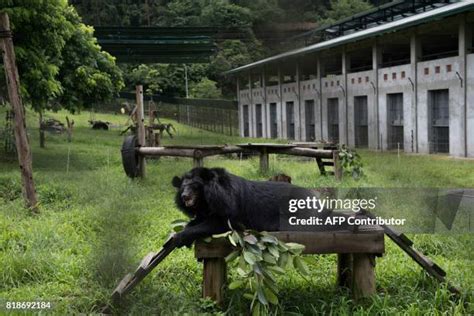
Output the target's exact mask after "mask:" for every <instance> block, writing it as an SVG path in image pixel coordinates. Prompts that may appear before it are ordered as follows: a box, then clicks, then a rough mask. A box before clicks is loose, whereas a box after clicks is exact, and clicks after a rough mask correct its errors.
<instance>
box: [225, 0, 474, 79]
mask: <svg viewBox="0 0 474 316" xmlns="http://www.w3.org/2000/svg"><path fill="white" fill-rule="evenodd" d="M471 10H474V0H467V1H461V2H458V3H453V4H450V5H447V6H444V7H440V8H437V9H434V10H431V11H428V12H424V13H420V14H417V15H413V16H410V17H407V18H404V19H400V20H396V21H393V22H389V23H386V24H383V25H380V26H375V27H372V28H370V29H366V30H362V31H359V32H355V33H352V34H348V35H343V36H340V37H337V38H334V39H330V40H327V41H324V42H320V43H317V44H313V45H310V46H306V47H302V48H298V49H294V50H290V51H288V52H284V53H281V54H278V55H275V56H272V57H268V58H265V59H262V60H259V61H256V62H253V63H250V64H247V65H244V66H241V67H238V68H235V69H232V70H230V71H228V72H226V74H236V73H239V72H242V71H248V70H250V69H252V68H256V67H261V66H263V65H265V64H268V63H272V62H277V61H281V60H283V59H286V58H291V57H296V56H300V55H305V54H308V53H313V52H317V51H322V50H325V49H329V48H332V47H335V46H339V45H343V44H347V43H351V42H356V41H360V40H363V39H366V38H370V37H374V36H379V35H382V34H386V33H391V32H395V31H399V30H402V29H406V28H409V27H413V26H416V25H420V24H423V23H426V22H429V21H433V20H437V19H441V18H445V17H448V16H451V15H455V14H459V13H462V12H466V11H471Z"/></svg>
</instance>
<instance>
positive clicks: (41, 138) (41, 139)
mask: <svg viewBox="0 0 474 316" xmlns="http://www.w3.org/2000/svg"><path fill="white" fill-rule="evenodd" d="M38 119H39V142H40V147H41V148H45V144H44V143H45V137H44V126H43V112H42V111H39V115H38Z"/></svg>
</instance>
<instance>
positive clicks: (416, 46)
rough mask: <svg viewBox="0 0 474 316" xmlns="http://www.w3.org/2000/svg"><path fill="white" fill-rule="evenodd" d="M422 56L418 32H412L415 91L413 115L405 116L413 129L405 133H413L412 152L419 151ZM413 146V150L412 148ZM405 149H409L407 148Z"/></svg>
mask: <svg viewBox="0 0 474 316" xmlns="http://www.w3.org/2000/svg"><path fill="white" fill-rule="evenodd" d="M420 56H421V45H420V43H419V41H418V39H417V35H416V33H412V34H411V36H410V64H411V73H412V77H413V78H409V79H410V80H411V83H412V85H413V86H412V87H413V91H412V92H413V93H412V99H411V108H410V113H411V114H412V115H411V117H406V118H404V121H406V120H411V124H410V125H411V126H413V129H411V130H405V133H410V137H411V135H413V144H411V145H412V146H410V151H411V152H418V61H419V59H420ZM412 147H413V150H411V149H412ZM405 151H407V150H406V149H405Z"/></svg>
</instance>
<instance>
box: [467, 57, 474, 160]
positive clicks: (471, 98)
mask: <svg viewBox="0 0 474 316" xmlns="http://www.w3.org/2000/svg"><path fill="white" fill-rule="evenodd" d="M466 68H467V76H466V77H467V107H466V109H467V120H466V121H467V130H466V134H467V141H466V143H467V156H468V157H474V54H469V55H467V67H466Z"/></svg>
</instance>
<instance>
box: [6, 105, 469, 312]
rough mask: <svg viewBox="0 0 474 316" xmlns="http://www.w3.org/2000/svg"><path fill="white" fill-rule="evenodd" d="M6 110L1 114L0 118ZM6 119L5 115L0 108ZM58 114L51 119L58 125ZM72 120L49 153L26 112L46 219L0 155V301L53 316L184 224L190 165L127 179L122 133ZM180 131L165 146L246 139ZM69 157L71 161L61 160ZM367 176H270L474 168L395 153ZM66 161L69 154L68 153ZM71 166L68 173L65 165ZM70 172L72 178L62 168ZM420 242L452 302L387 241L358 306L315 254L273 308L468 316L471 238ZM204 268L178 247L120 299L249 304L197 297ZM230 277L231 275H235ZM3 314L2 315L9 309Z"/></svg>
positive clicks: (169, 163) (155, 307)
mask: <svg viewBox="0 0 474 316" xmlns="http://www.w3.org/2000/svg"><path fill="white" fill-rule="evenodd" d="M0 112H1V111H0ZM0 114H1V117H4V115H3V113H0ZM65 115H66V114H65V113H62V112H60V113H56V114H53V113H48V116H51V117H57V118H59V119H61V120H62V121H65V120H64V117H65ZM69 116H70V117H73V119H74V120H75V122H76V128H75V131H74V139H73V142H72V143H68V142H67V141H66V136H65V135H50V134H47V140H46V148H45V149H41V148H39V147H38V131H37V129H36V127H37V119H36V117H34V115H33V114H32V113H29V114H28V126H29V133H30V141H31V143H32V147H33V162H34V171H35V174H34V175H35V181H36V184H37V190H38V195H39V198H40V201H41V213H40V214H39V215H32V214H30V213H29V212H28V211H27V210H26V209H25V208H24V207H23V201H22V199H21V185H20V177H19V172H18V167H17V165H16V163H15V161H14V160H11V159H8V158H7V157H0V300H3V301H33V300H43V301H51V302H52V303H53V310H52V311H53V312H54V313H55V314H58V315H65V314H78V313H94V312H98V310H99V307H100V306H102V305H103V304H104V303H106V302H108V299H109V295H110V292H111V290H112V289H113V288H114V286H115V285H116V283H117V281H118V280H119V279H121V278H122V277H123V276H124V275H125V274H126V273H127V272H129V271H133V269H135V267H136V265H137V263H138V262H139V261H140V259H141V258H142V257H143V256H144V255H146V254H147V253H148V252H150V251H154V250H157V249H159V248H160V245H161V244H162V243H163V242H164V240H165V239H166V238H167V236H168V234H169V232H170V222H171V221H173V220H175V219H178V218H182V217H183V215H181V214H180V213H179V212H178V211H177V209H176V208H175V207H174V203H173V196H174V190H173V188H172V186H171V185H170V182H171V178H172V177H173V176H174V175H179V174H182V173H184V172H185V171H187V170H188V169H189V168H190V166H191V162H190V161H189V160H186V159H178V158H162V159H160V160H150V161H149V162H148V177H147V178H146V179H145V180H142V181H131V180H130V179H128V178H127V177H126V176H125V174H124V172H123V170H122V166H121V160H120V146H121V142H122V137H121V136H119V135H118V134H119V129H113V130H111V131H108V132H105V131H94V130H91V129H90V128H89V126H88V124H87V120H88V119H89V114H88V113H83V114H80V115H75V116H72V115H69ZM96 119H101V120H107V121H110V122H113V123H114V124H122V125H123V124H124V123H125V121H126V118H125V117H124V116H120V115H105V114H97V117H96ZM173 124H175V125H176V127H177V129H178V135H177V136H176V137H175V138H174V139H169V138H167V137H166V138H165V139H164V143H165V144H218V143H219V144H223V143H238V142H243V141H245V140H244V139H238V138H236V137H228V136H222V135H218V134H213V133H209V132H205V131H200V130H197V129H194V128H189V127H186V126H183V125H180V124H177V123H175V122H173ZM68 153H69V155H68ZM361 155H362V158H363V162H364V170H365V173H366V177H365V178H363V179H362V180H360V181H355V180H352V179H350V178H348V177H346V178H345V179H344V181H343V182H341V183H338V182H336V181H335V180H334V179H333V178H332V177H321V176H319V175H318V173H317V172H316V166H315V163H314V162H310V161H306V160H302V159H296V158H286V157H272V158H271V166H272V169H271V172H270V173H274V172H284V173H287V174H289V175H291V177H292V178H293V182H294V183H295V184H297V185H301V186H306V187H315V186H316V187H326V186H338V187H353V186H360V187H474V172H473V171H474V161H472V160H459V159H452V158H449V157H446V156H421V155H402V156H401V157H400V159H398V158H397V156H396V154H393V153H375V152H369V151H361ZM68 156H69V158H68ZM68 161H69V166H68ZM206 165H207V166H221V167H225V168H227V169H228V170H229V171H230V172H233V173H236V174H238V175H241V176H243V177H246V178H249V179H266V178H267V177H268V175H267V176H265V175H260V174H259V172H258V160H257V159H249V160H242V161H239V160H238V159H224V158H212V159H208V160H206ZM66 171H68V172H66ZM411 237H413V239H414V240H415V245H418V247H419V248H420V249H421V250H423V251H426V252H427V253H428V254H429V255H430V256H431V258H432V259H434V261H435V262H437V263H438V264H439V265H440V266H442V267H443V268H444V269H446V271H447V274H448V278H449V280H450V281H451V282H452V283H454V284H457V285H459V286H460V287H461V288H462V289H463V291H464V293H465V294H464V295H463V297H462V298H461V299H450V298H449V294H448V292H447V290H446V289H445V287H444V286H442V285H439V284H437V283H436V282H435V281H433V280H432V279H431V278H430V277H427V276H426V275H425V274H424V272H423V271H422V270H421V269H420V268H419V267H418V266H417V265H416V263H414V262H413V261H412V260H411V259H409V258H408V257H407V256H406V255H405V254H404V253H403V252H402V251H400V250H399V248H397V247H396V246H394V244H393V243H391V242H390V241H388V240H387V243H386V244H387V252H386V254H385V255H384V257H383V258H379V259H377V268H376V274H377V295H375V296H374V297H373V298H371V299H368V300H366V301H363V302H359V303H357V304H356V303H354V302H353V301H352V300H350V295H349V294H348V293H347V292H345V291H343V290H339V289H337V288H335V286H334V283H335V275H336V264H335V263H336V259H335V256H334V255H325V256H317V257H315V258H317V261H318V263H317V265H316V266H315V267H311V276H310V277H309V278H308V280H307V281H306V280H304V279H303V278H301V277H300V276H299V275H298V274H297V273H296V272H295V271H289V272H288V273H287V274H285V275H284V276H282V277H280V278H279V280H278V282H279V286H280V288H281V295H280V301H281V304H280V306H279V307H278V310H277V312H278V313H284V312H296V313H301V314H304V315H308V314H355V315H359V314H360V315H362V314H380V315H392V314H408V315H424V314H436V315H441V314H443V315H444V314H446V315H452V314H459V315H461V314H469V313H474V310H473V305H472V303H470V301H472V299H473V298H474V295H473V291H474V266H473V261H472V259H473V258H472V250H473V249H474V238H473V236H472V235H468V234H464V235H413V236H411ZM201 271H202V266H201V264H199V263H197V262H196V260H195V259H194V257H193V251H192V250H190V249H179V250H177V251H175V252H173V253H172V254H171V255H170V256H169V257H168V258H167V259H166V260H164V261H163V263H162V264H160V266H159V267H158V268H156V270H155V271H154V272H153V273H151V275H150V276H148V277H147V278H146V279H145V280H144V281H143V282H142V283H141V284H140V285H139V286H138V287H137V288H136V289H135V290H134V291H133V293H132V294H131V295H130V296H129V297H128V298H127V300H126V304H124V306H123V307H122V308H123V309H122V312H123V313H128V314H136V315H148V314H163V315H172V314H175V315H182V314H188V315H195V314H215V313H219V312H225V313H228V314H230V315H234V314H245V313H246V311H247V304H248V302H247V301H244V300H243V299H242V293H241V292H239V291H228V292H227V296H226V302H225V305H224V308H223V309H218V308H217V307H215V306H213V305H212V304H210V303H209V302H208V301H203V300H201V299H200V294H201V293H200V285H201ZM233 273H234V272H233V271H230V273H229V274H230V278H232V275H233ZM2 308H3V307H0V314H1V313H3V312H4V310H2Z"/></svg>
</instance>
